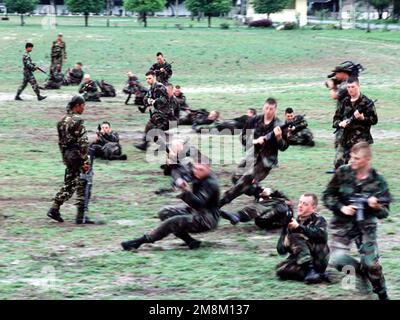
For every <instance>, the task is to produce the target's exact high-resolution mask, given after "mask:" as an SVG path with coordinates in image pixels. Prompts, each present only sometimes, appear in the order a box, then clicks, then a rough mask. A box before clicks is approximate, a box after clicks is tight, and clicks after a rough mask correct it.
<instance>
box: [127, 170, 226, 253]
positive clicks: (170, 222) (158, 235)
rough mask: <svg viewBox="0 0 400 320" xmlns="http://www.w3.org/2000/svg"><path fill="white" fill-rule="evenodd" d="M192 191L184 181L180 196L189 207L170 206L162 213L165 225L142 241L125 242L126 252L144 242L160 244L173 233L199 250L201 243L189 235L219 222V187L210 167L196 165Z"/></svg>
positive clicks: (148, 234)
mask: <svg viewBox="0 0 400 320" xmlns="http://www.w3.org/2000/svg"><path fill="white" fill-rule="evenodd" d="M193 177H194V178H193V182H192V188H190V186H189V184H188V183H187V182H185V181H183V182H182V183H181V184H180V185H179V188H180V189H181V190H182V191H183V192H182V194H181V195H180V196H179V197H180V198H181V199H182V200H183V201H184V202H185V203H186V204H185V205H180V206H178V205H173V206H167V207H164V208H162V209H161V211H160V212H159V213H158V216H159V217H160V219H161V221H162V223H161V224H160V226H158V227H157V228H155V229H154V230H152V231H150V232H148V233H146V234H145V235H143V236H142V237H140V238H137V239H134V240H131V241H125V242H122V243H121V245H122V247H123V249H124V250H131V249H138V248H139V247H140V246H141V245H142V244H144V243H153V242H156V241H159V240H161V239H163V238H165V237H167V236H168V235H169V234H171V233H173V234H174V235H175V236H176V237H178V238H180V239H182V240H183V241H184V242H185V243H186V244H187V246H188V247H189V248H190V249H197V248H199V247H200V245H201V242H200V241H199V240H196V239H193V238H192V237H191V236H190V234H189V233H201V232H206V231H210V230H213V229H216V228H217V226H218V221H219V209H218V202H219V194H220V193H219V186H218V181H217V179H216V177H215V176H214V174H213V173H212V172H211V171H210V168H209V166H208V165H207V164H199V163H198V164H195V165H194V166H193Z"/></svg>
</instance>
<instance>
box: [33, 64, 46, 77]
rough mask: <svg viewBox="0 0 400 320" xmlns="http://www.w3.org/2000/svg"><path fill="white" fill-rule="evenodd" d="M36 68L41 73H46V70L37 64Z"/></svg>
mask: <svg viewBox="0 0 400 320" xmlns="http://www.w3.org/2000/svg"><path fill="white" fill-rule="evenodd" d="M35 68H36V70H39V71H40V72H41V73H44V74H46V75H47V72H46V71H44V70H43V69H42V68H41V67H38V66H37V65H35Z"/></svg>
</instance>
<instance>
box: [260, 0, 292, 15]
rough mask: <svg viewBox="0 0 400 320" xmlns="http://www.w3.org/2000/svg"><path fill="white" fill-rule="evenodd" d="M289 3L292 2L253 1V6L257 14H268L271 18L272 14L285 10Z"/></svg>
mask: <svg viewBox="0 0 400 320" xmlns="http://www.w3.org/2000/svg"><path fill="white" fill-rule="evenodd" d="M289 2H290V0H253V6H254V10H255V11H256V12H257V13H266V14H267V15H268V18H269V15H270V14H271V13H275V12H279V11H282V10H283V9H285V8H286V7H287V6H288V4H289Z"/></svg>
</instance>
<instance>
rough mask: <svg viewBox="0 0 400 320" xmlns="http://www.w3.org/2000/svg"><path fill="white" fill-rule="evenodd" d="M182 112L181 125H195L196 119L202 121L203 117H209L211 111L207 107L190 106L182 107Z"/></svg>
mask: <svg viewBox="0 0 400 320" xmlns="http://www.w3.org/2000/svg"><path fill="white" fill-rule="evenodd" d="M180 110H181V112H180V114H179V122H178V124H179V125H182V126H185V125H193V124H194V123H195V122H196V120H199V121H202V119H207V117H208V115H209V114H210V112H209V111H208V110H206V109H197V110H193V109H189V107H187V108H185V107H183V108H182V107H181V108H180Z"/></svg>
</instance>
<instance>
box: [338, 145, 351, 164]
mask: <svg viewBox="0 0 400 320" xmlns="http://www.w3.org/2000/svg"><path fill="white" fill-rule="evenodd" d="M350 150H351V148H345V147H343V146H342V145H341V144H339V145H338V146H337V148H336V155H335V161H334V166H335V169H337V168H339V167H340V166H342V165H344V164H348V163H349V161H350Z"/></svg>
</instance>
